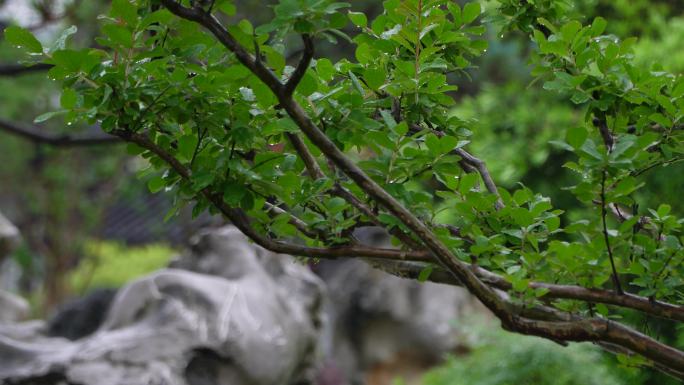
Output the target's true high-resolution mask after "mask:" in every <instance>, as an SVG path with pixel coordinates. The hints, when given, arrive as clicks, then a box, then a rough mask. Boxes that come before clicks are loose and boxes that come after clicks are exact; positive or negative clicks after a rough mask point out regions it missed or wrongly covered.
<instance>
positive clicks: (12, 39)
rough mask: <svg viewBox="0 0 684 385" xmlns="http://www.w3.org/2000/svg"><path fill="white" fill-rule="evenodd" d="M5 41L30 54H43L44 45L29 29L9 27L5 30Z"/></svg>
mask: <svg viewBox="0 0 684 385" xmlns="http://www.w3.org/2000/svg"><path fill="white" fill-rule="evenodd" d="M5 39H6V40H7V41H8V42H9V43H10V44H13V45H15V46H16V47H17V48H24V49H26V51H28V52H30V53H34V54H40V53H43V45H42V44H40V42H39V41H38V39H36V37H35V36H33V34H32V33H31V32H30V31H29V30H27V29H24V28H21V27H17V26H16V25H13V26H10V27H7V28H5Z"/></svg>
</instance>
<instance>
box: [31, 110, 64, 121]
mask: <svg viewBox="0 0 684 385" xmlns="http://www.w3.org/2000/svg"><path fill="white" fill-rule="evenodd" d="M67 112H68V111H67V110H59V111H50V112H46V113H44V114H41V115H38V116H37V117H36V118H35V119H33V123H42V122H44V121H46V120H48V119H51V118H53V117H55V116H58V115H64V114H66V113H67Z"/></svg>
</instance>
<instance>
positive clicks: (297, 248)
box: [112, 129, 431, 262]
mask: <svg viewBox="0 0 684 385" xmlns="http://www.w3.org/2000/svg"><path fill="white" fill-rule="evenodd" d="M112 135H116V136H118V137H120V138H121V139H123V140H125V141H127V142H131V143H135V144H137V145H138V146H140V147H142V148H144V149H147V150H149V151H151V152H152V153H154V154H155V155H157V156H158V157H159V158H161V159H162V160H164V161H165V162H166V164H168V165H169V166H170V167H171V169H173V170H174V171H175V172H176V173H178V175H180V176H181V178H183V179H185V180H190V179H191V176H192V174H191V171H190V170H189V169H188V168H187V167H186V166H185V165H183V163H181V162H180V161H179V160H178V159H176V158H175V157H174V156H173V155H171V154H170V153H168V152H167V151H166V150H164V149H163V148H161V147H160V146H159V145H157V144H156V143H154V142H153V141H152V140H151V139H150V138H148V137H147V136H146V135H144V134H140V133H134V132H131V131H128V130H125V129H117V130H114V131H112ZM202 194H203V195H204V197H205V198H207V199H208V200H209V201H210V202H211V203H212V204H213V205H214V206H215V207H216V208H217V209H219V210H220V211H221V213H222V214H224V215H225V216H226V217H227V218H228V219H230V220H231V222H233V224H234V225H235V226H236V227H238V229H240V231H242V232H243V233H244V234H245V235H246V236H248V237H249V238H250V239H252V240H253V241H254V242H256V243H257V244H258V245H260V246H261V247H263V248H265V249H267V250H271V251H273V252H276V253H281V254H292V255H298V256H302V257H310V258H340V257H349V256H357V257H364V258H378V259H391V260H406V261H424V262H426V261H429V260H431V257H430V254H429V253H428V252H426V251H423V250H421V251H403V250H396V249H383V248H375V247H367V246H338V247H327V248H323V247H308V246H301V245H295V244H290V243H285V242H280V241H275V240H272V239H270V238H268V237H265V236H264V235H262V234H260V233H258V232H257V231H256V230H255V229H254V228H253V227H252V226H251V225H250V220H249V218H248V217H247V215H246V214H245V213H244V211H242V210H241V209H237V208H232V207H230V206H228V205H227V204H226V203H225V202H224V201H223V197H222V196H221V194H217V193H214V192H213V191H211V189H209V188H205V189H204V190H202Z"/></svg>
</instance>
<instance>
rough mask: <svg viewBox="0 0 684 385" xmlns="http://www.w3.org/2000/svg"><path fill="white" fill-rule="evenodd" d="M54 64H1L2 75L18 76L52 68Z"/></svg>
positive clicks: (0, 74) (0, 71)
mask: <svg viewBox="0 0 684 385" xmlns="http://www.w3.org/2000/svg"><path fill="white" fill-rule="evenodd" d="M52 67H53V66H52V64H45V63H40V64H34V65H32V66H26V65H23V64H0V76H18V75H25V74H30V73H34V72H41V71H47V70H49V69H50V68H52Z"/></svg>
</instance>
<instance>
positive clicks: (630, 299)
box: [396, 262, 684, 322]
mask: <svg viewBox="0 0 684 385" xmlns="http://www.w3.org/2000/svg"><path fill="white" fill-rule="evenodd" d="M396 266H397V268H398V269H399V270H400V271H401V272H402V273H403V274H406V276H409V277H413V278H417V277H418V274H420V272H421V271H422V270H423V268H424V267H425V265H423V264H420V263H409V262H405V263H404V262H402V263H397V264H396ZM470 268H471V270H472V271H473V272H474V273H475V274H477V276H478V277H480V279H481V280H482V281H484V282H486V283H487V284H489V285H491V286H492V287H495V288H497V289H499V290H504V291H508V290H511V289H512V288H513V285H512V284H511V283H510V282H508V281H507V280H506V279H505V278H504V277H502V276H500V275H498V274H494V273H492V272H490V271H488V270H486V269H483V268H481V267H478V266H470ZM430 280H431V281H434V282H438V283H445V284H450V285H457V286H462V285H461V283H460V282H459V281H458V280H456V279H454V277H453V276H451V275H450V274H448V273H447V272H446V271H444V270H440V269H437V270H435V271H433V272H432V274H431V275H430ZM528 287H529V288H530V289H546V290H548V293H546V294H545V295H544V296H542V297H541V298H551V299H553V298H558V299H573V300H579V301H585V302H589V303H602V304H606V305H613V306H620V307H624V308H629V309H633V310H638V311H641V312H644V313H645V314H650V315H654V316H657V317H661V318H665V319H671V320H674V321H679V322H684V306H677V305H673V304H670V303H667V302H662V301H657V300H651V299H650V298H646V297H641V296H638V295H634V294H630V293H623V294H616V293H615V292H614V291H610V290H601V289H588V288H585V287H581V286H574V285H558V284H551V283H544V282H534V281H533V282H530V283H529V285H528Z"/></svg>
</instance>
